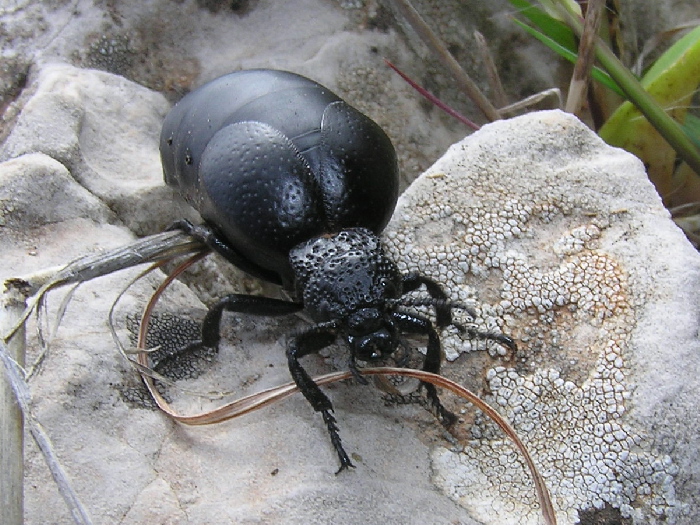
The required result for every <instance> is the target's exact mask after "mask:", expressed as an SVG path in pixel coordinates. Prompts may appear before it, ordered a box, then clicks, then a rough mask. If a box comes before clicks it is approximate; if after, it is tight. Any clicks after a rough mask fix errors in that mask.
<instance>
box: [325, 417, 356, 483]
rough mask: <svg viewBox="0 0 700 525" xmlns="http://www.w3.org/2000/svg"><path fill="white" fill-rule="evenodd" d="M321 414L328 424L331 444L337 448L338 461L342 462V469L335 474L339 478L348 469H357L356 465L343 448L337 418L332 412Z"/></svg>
mask: <svg viewBox="0 0 700 525" xmlns="http://www.w3.org/2000/svg"><path fill="white" fill-rule="evenodd" d="M321 414H322V415H323V421H324V422H325V423H326V428H327V429H328V435H329V436H330V437H331V444H332V445H333V448H335V451H336V453H337V454H338V459H339V460H340V468H339V469H338V470H337V471H336V472H335V474H336V476H337V475H338V474H340V473H341V472H342V471H343V470H346V469H347V468H348V467H352V468H355V465H353V464H352V461H350V457H349V456H348V454H347V452H345V449H344V448H343V443H342V441H341V439H340V434H339V433H338V424H337V422H336V420H335V417H334V416H333V414H331V413H330V410H322V411H321Z"/></svg>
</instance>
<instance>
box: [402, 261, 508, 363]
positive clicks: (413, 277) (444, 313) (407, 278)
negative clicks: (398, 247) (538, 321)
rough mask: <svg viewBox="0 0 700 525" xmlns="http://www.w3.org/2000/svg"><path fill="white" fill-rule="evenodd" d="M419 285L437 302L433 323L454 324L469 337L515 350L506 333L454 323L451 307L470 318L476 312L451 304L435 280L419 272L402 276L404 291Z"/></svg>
mask: <svg viewBox="0 0 700 525" xmlns="http://www.w3.org/2000/svg"><path fill="white" fill-rule="evenodd" d="M421 285H422V286H425V289H426V290H427V291H428V293H429V294H430V297H432V298H433V299H437V302H436V303H435V304H434V305H433V306H434V308H435V316H436V317H435V319H436V320H435V324H436V325H437V326H439V327H444V326H449V325H453V326H456V327H457V329H458V330H459V331H460V332H461V333H464V334H466V335H467V337H468V338H469V339H480V340H482V341H496V342H498V343H500V344H502V345H504V346H507V347H508V348H509V349H510V350H511V351H513V352H515V351H517V349H518V346H517V345H516V344H515V341H513V339H512V338H510V337H508V336H507V335H503V334H496V333H493V332H480V331H478V330H476V329H474V328H470V327H465V326H463V325H461V324H459V323H455V322H454V321H453V320H452V308H455V307H458V308H461V309H464V310H466V311H467V313H468V314H469V315H470V316H472V318H476V312H474V311H473V310H472V309H471V308H468V307H466V306H464V305H461V304H460V305H457V304H451V303H450V302H449V301H448V297H447V294H446V293H445V291H444V290H443V289H442V287H441V286H440V284H438V283H437V282H435V281H433V280H432V279H430V278H429V277H425V276H424V275H420V274H414V273H412V274H408V275H404V276H403V291H404V293H406V292H412V291H414V290H417V289H418V288H420V287H421Z"/></svg>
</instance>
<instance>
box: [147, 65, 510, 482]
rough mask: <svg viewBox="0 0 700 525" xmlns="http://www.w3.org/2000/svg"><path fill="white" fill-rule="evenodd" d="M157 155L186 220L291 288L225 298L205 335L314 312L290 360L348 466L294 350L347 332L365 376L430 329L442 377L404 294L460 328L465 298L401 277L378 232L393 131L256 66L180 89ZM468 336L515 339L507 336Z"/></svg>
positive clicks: (394, 172)
mask: <svg viewBox="0 0 700 525" xmlns="http://www.w3.org/2000/svg"><path fill="white" fill-rule="evenodd" d="M160 151H161V157H162V161H163V169H164V173H165V181H166V183H167V184H168V185H170V186H173V187H175V188H176V189H177V190H178V191H179V192H180V194H182V196H183V197H184V198H185V199H186V200H187V201H188V202H189V203H190V204H191V205H192V206H194V207H195V208H196V209H197V211H199V213H200V214H201V216H202V218H203V219H204V221H205V223H204V224H203V225H201V226H195V225H192V224H190V223H188V222H186V221H181V222H179V223H178V224H177V226H178V227H180V228H182V229H183V230H185V231H186V232H188V233H190V234H191V235H193V236H195V237H197V238H198V239H200V240H201V241H202V242H204V243H205V244H206V245H207V246H209V247H210V248H211V249H212V250H214V251H216V252H218V253H220V254H221V255H223V256H224V257H225V258H226V259H228V260H229V261H231V262H232V263H233V264H235V265H236V266H238V267H239V268H241V269H242V270H244V271H246V272H248V273H250V274H251V275H254V276H256V277H259V278H261V279H264V280H267V281H270V282H273V283H276V284H279V285H281V286H283V287H285V289H286V290H287V291H288V293H289V294H290V295H291V297H292V298H293V300H292V301H283V300H279V299H271V298H266V297H257V296H250V295H239V294H234V295H229V296H227V297H225V298H223V299H222V300H221V301H220V302H218V303H217V304H216V305H215V306H213V307H212V308H211V309H210V311H209V312H208V313H207V316H206V318H205V320H204V323H203V326H202V341H201V344H202V345H204V346H208V347H216V346H217V345H218V343H219V340H220V336H219V323H220V321H221V315H222V312H223V311H224V310H226V311H233V312H240V313H245V314H252V315H266V316H273V315H286V314H292V313H295V312H298V311H300V310H302V309H303V310H305V311H306V312H307V313H308V315H309V316H310V317H311V319H312V320H313V321H314V323H315V324H314V325H312V326H311V327H308V328H306V329H304V330H303V331H301V332H300V333H298V334H297V335H295V336H294V337H292V338H290V341H289V344H288V347H287V359H288V363H289V370H290V372H291V375H292V378H293V379H294V381H295V382H296V384H297V385H298V386H299V389H300V390H301V392H302V393H303V394H304V396H305V397H306V399H307V400H308V401H309V403H311V405H312V406H313V408H314V410H316V411H318V412H321V414H322V415H323V419H324V421H325V423H326V426H327V428H328V432H329V434H330V438H331V442H332V443H333V446H334V447H335V450H336V452H337V453H338V456H339V458H340V464H341V466H340V470H342V469H344V468H347V467H349V466H352V463H351V461H350V458H349V457H348V455H347V454H346V452H345V450H344V449H343V446H342V444H341V441H340V436H339V434H338V428H337V426H336V420H335V418H334V417H333V415H332V413H331V412H332V411H333V407H332V404H331V402H330V400H329V399H328V397H327V396H326V395H325V394H324V393H323V392H322V391H321V389H320V388H319V387H318V385H316V383H314V381H313V380H312V379H311V377H310V376H309V375H308V374H307V372H306V371H305V370H304V368H303V367H302V366H301V364H300V363H299V358H301V357H303V356H305V355H308V354H310V353H314V352H318V351H319V350H320V349H322V348H324V347H326V346H328V345H330V344H331V343H332V342H333V341H335V340H336V338H338V337H341V338H343V339H345V341H346V342H347V343H348V345H349V348H350V359H349V368H350V370H351V371H352V372H353V374H354V376H355V377H356V378H357V379H358V380H359V381H360V382H362V383H365V382H366V380H365V379H364V378H363V377H362V375H361V373H360V371H359V370H358V368H357V365H356V360H357V359H360V360H362V361H372V360H376V359H379V358H381V357H386V356H389V355H390V354H392V353H393V352H394V351H395V350H396V349H397V347H398V346H399V339H400V336H401V334H423V335H425V336H427V338H428V343H427V353H426V357H425V361H424V366H423V369H424V370H427V371H430V372H435V373H437V372H439V369H440V362H441V349H440V340H439V337H438V334H437V332H436V330H435V327H434V325H433V323H432V322H431V321H430V320H429V319H428V318H426V317H423V316H421V315H416V314H414V313H411V312H409V311H407V310H405V308H402V300H401V296H402V295H403V294H405V293H407V292H411V291H414V290H417V289H418V288H420V287H421V286H423V287H425V289H426V290H427V292H428V294H429V295H430V297H431V299H430V300H429V301H428V302H427V304H430V305H431V306H433V307H434V308H435V312H436V321H435V324H436V325H437V326H438V327H444V326H447V325H450V324H452V313H451V310H452V308H453V307H455V306H456V305H454V304H452V303H450V302H448V301H447V295H446V294H445V292H444V291H443V290H442V288H441V287H440V286H439V284H438V283H436V282H434V281H432V280H431V279H428V278H427V277H423V276H420V275H416V274H409V275H401V274H400V273H399V271H398V269H397V267H396V265H395V264H394V262H393V261H391V260H390V259H389V258H388V257H387V256H386V254H385V252H384V250H383V248H382V245H381V242H380V240H379V238H378V234H379V233H380V232H381V231H382V229H383V228H384V227H385V226H386V224H387V222H388V221H389V218H390V217H391V215H392V213H393V211H394V207H395V205H396V200H397V198H398V166H397V162H396V153H395V151H394V148H393V146H392V144H391V141H390V140H389V138H388V137H387V136H386V134H385V133H384V132H383V131H382V129H381V128H380V127H379V126H378V125H377V124H375V123H374V122H373V121H372V120H370V119H369V118H368V117H366V116H365V115H363V114H362V113H360V112H359V111H357V110H356V109H354V108H353V107H351V106H350V105H348V104H347V103H346V102H344V101H343V100H341V99H340V98H339V97H338V96H337V95H335V94H334V93H333V92H331V91H330V90H328V89H327V88H325V87H323V86H321V85H320V84H317V83H316V82H313V81H312V80H309V79H307V78H304V77H302V76H299V75H296V74H293V73H288V72H284V71H273V70H250V71H239V72H236V73H231V74H229V75H226V76H223V77H221V78H218V79H216V80H214V81H212V82H210V83H208V84H206V85H204V86H202V87H201V88H199V89H197V90H195V91H193V92H192V93H190V94H189V95H187V96H186V97H184V98H183V99H182V100H181V101H180V102H179V103H178V104H177V105H176V106H175V107H174V108H173V110H172V111H171V112H170V114H169V115H168V116H167V117H166V119H165V122H164V124H163V131H162V134H161V141H160ZM410 303H411V302H410V301H408V302H406V301H404V302H403V304H404V306H405V305H406V304H410ZM423 304H426V303H425V302H424V303H423ZM469 335H470V336H473V337H482V338H488V339H494V340H497V341H499V342H500V343H502V344H506V345H508V346H510V347H514V343H513V342H512V340H511V339H510V338H508V337H506V336H503V335H498V334H483V333H478V332H474V331H472V330H470V331H469ZM424 386H425V388H426V392H427V396H428V398H429V400H430V402H431V404H432V406H433V407H434V408H435V410H436V412H437V414H438V417H439V418H440V419H441V421H442V422H443V423H444V424H446V425H451V424H452V423H453V422H454V421H455V416H454V415H453V414H451V413H450V412H449V411H447V410H446V409H445V408H444V407H443V406H442V404H441V403H440V400H439V399H438V396H437V392H436V390H435V387H434V386H433V385H430V384H425V385H424Z"/></svg>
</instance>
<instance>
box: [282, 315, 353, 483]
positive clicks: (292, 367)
mask: <svg viewBox="0 0 700 525" xmlns="http://www.w3.org/2000/svg"><path fill="white" fill-rule="evenodd" d="M335 338H336V327H335V325H334V324H333V323H330V324H328V325H323V324H322V325H316V326H313V327H311V328H309V329H308V330H306V331H304V332H302V333H300V334H299V335H297V336H296V337H293V338H292V339H290V341H289V344H288V345H287V362H288V364H289V372H290V374H291V375H292V379H294V382H295V383H296V384H297V386H298V387H299V390H300V391H301V393H302V394H303V395H304V397H305V398H306V400H307V401H308V402H309V403H310V404H311V406H312V407H313V409H314V410H315V411H316V412H321V415H322V416H323V421H324V422H325V423H326V428H327V429H328V434H329V436H330V439H331V443H332V444H333V448H335V451H336V453H337V454H338V459H340V468H339V469H338V471H337V472H336V474H339V473H340V472H341V471H343V470H345V469H346V468H348V467H354V466H355V465H353V464H352V462H351V461H350V458H349V457H348V454H347V452H345V449H344V448H343V443H342V441H341V439H340V434H339V433H338V425H337V422H336V419H335V417H334V416H333V414H331V412H333V404H332V403H331V400H330V399H328V396H327V395H326V394H324V393H323V391H322V390H321V389H320V387H319V386H318V385H317V384H316V382H315V381H314V380H313V379H312V378H311V376H310V375H309V374H308V373H307V372H306V370H304V367H302V366H301V363H299V358H301V357H304V356H305V355H308V354H313V353H316V352H318V351H319V350H321V349H322V348H325V347H326V346H328V345H330V344H331V343H332V342H333V341H334V340H335Z"/></svg>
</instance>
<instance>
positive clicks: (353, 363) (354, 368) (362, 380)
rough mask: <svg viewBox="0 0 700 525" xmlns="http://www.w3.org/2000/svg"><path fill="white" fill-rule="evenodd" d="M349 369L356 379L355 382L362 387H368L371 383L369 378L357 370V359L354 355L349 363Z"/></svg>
mask: <svg viewBox="0 0 700 525" xmlns="http://www.w3.org/2000/svg"><path fill="white" fill-rule="evenodd" d="M348 368H349V369H350V372H351V373H352V377H354V378H355V381H357V382H358V383H360V384H361V385H368V384H369V381H367V378H366V377H365V376H363V375H362V372H360V370H359V369H358V368H357V360H356V359H355V356H354V355H351V356H350V359H349V361H348Z"/></svg>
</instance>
